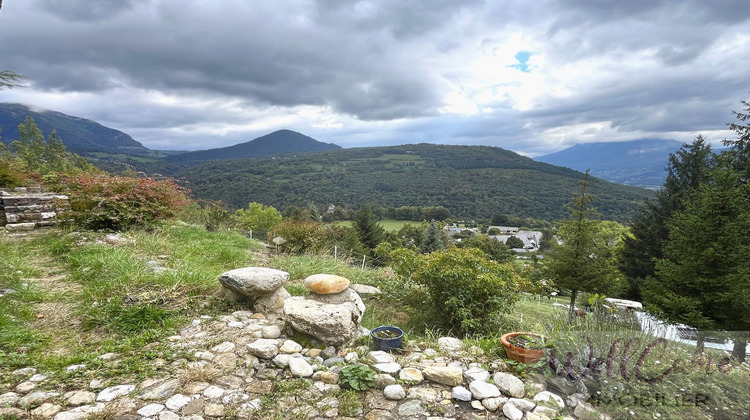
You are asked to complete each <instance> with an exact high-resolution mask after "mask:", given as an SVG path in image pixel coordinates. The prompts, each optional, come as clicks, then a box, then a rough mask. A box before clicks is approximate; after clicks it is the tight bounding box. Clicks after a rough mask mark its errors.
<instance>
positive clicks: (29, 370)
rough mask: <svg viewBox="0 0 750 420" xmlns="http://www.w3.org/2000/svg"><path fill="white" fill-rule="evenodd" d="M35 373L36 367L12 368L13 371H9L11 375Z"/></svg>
mask: <svg viewBox="0 0 750 420" xmlns="http://www.w3.org/2000/svg"><path fill="white" fill-rule="evenodd" d="M35 373H36V368H33V367H25V368H21V369H16V370H14V371H13V372H11V375H13V376H27V375H33V374H35Z"/></svg>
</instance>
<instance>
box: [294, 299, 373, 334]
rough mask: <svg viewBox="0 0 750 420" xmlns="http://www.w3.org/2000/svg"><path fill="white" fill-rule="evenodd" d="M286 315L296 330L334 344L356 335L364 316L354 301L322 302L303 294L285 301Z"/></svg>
mask: <svg viewBox="0 0 750 420" xmlns="http://www.w3.org/2000/svg"><path fill="white" fill-rule="evenodd" d="M329 296H330V295H329ZM363 306H364V305H363ZM284 315H285V316H286V319H287V321H288V322H289V323H290V324H291V326H292V328H294V329H295V330H297V331H300V332H302V333H305V334H308V335H311V336H313V337H315V338H317V339H318V340H320V341H322V342H324V343H326V344H330V345H334V346H338V345H341V344H344V343H347V342H349V341H351V340H353V339H354V338H356V337H357V336H358V333H359V322H360V321H361V319H362V311H360V310H359V308H358V307H357V305H356V304H354V303H353V302H343V303H339V304H336V303H323V302H320V301H317V300H312V299H305V298H303V297H290V298H289V299H287V300H286V301H284Z"/></svg>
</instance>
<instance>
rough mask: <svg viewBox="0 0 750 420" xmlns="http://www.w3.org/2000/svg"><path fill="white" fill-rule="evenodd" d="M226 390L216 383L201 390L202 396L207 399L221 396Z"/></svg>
mask: <svg viewBox="0 0 750 420" xmlns="http://www.w3.org/2000/svg"><path fill="white" fill-rule="evenodd" d="M226 392H227V391H226V390H225V389H223V388H221V387H218V386H216V385H211V386H209V387H208V388H206V389H204V390H203V396H204V397H206V398H208V399H216V398H221V397H223V396H224V394H226Z"/></svg>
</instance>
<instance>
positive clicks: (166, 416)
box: [159, 411, 180, 420]
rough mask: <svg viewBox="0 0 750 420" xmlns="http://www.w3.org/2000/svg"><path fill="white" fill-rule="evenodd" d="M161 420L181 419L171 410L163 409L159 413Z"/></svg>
mask: <svg viewBox="0 0 750 420" xmlns="http://www.w3.org/2000/svg"><path fill="white" fill-rule="evenodd" d="M159 420H180V416H179V415H177V414H175V413H173V412H171V411H162V412H160V413H159Z"/></svg>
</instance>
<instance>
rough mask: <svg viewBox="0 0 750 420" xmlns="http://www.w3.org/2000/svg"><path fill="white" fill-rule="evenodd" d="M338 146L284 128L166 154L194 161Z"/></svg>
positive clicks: (308, 151) (321, 150)
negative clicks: (231, 142)
mask: <svg viewBox="0 0 750 420" xmlns="http://www.w3.org/2000/svg"><path fill="white" fill-rule="evenodd" d="M337 149H341V146H338V145H336V144H333V143H323V142H320V141H318V140H315V139H314V138H312V137H309V136H306V135H304V134H302V133H298V132H296V131H292V130H288V129H281V130H277V131H274V132H273V133H269V134H266V135H264V136H261V137H258V138H255V139H253V140H250V141H248V142H244V143H239V144H235V145H233V146H228V147H220V148H215V149H208V150H199V151H195V152H187V153H180V154H176V155H172V156H169V157H167V160H170V161H173V162H179V163H183V164H186V165H192V164H196V163H200V162H204V161H208V160H227V159H254V158H259V157H266V156H273V155H279V154H287V153H316V152H325V151H329V150H337Z"/></svg>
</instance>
